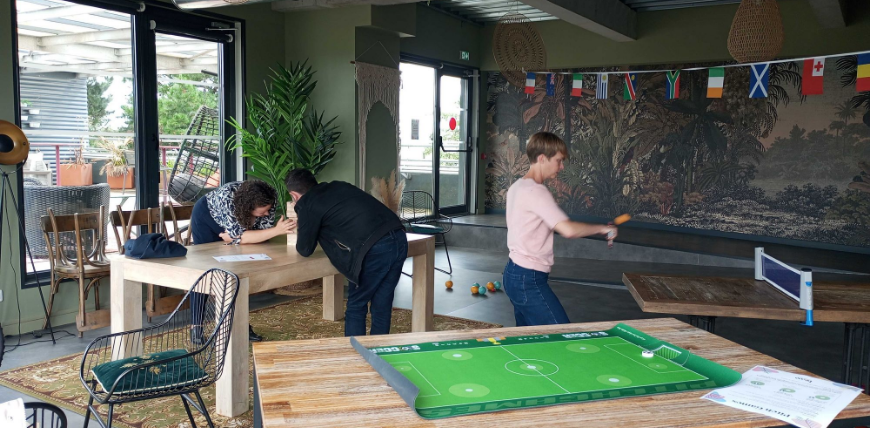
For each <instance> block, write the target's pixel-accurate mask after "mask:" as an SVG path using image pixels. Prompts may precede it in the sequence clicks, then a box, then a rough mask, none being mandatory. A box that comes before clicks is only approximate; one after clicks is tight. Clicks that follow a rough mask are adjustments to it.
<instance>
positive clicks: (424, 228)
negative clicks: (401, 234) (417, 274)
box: [399, 190, 453, 276]
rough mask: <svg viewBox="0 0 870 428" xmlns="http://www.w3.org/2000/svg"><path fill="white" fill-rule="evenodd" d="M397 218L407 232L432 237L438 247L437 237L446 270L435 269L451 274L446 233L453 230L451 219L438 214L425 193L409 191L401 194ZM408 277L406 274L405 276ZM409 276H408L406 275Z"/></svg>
mask: <svg viewBox="0 0 870 428" xmlns="http://www.w3.org/2000/svg"><path fill="white" fill-rule="evenodd" d="M399 217H400V218H401V219H402V223H404V224H405V230H406V231H408V232H413V233H419V234H423V235H434V236H435V245H438V244H439V242H438V237H441V242H440V243H441V244H443V245H444V254H446V255H447V270H444V269H441V268H437V267H436V268H435V269H437V270H439V271H441V272H444V273H446V274H448V275H451V274H452V273H453V264H452V263H450V253H449V252H448V251H447V237H446V235H447V232H450V230H452V229H453V219H451V218H450V217H447V216H446V215H443V214H439V213H438V208H437V207H436V206H435V200H434V199H433V198H432V195H430V194H429V193H427V192H424V191H422V190H409V191H407V192H402V206H401V207H400V208H399ZM403 273H404V272H403ZM405 275H408V274H405ZM408 276H410V275H408Z"/></svg>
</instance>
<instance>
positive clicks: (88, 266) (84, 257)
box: [40, 206, 111, 337]
mask: <svg viewBox="0 0 870 428" xmlns="http://www.w3.org/2000/svg"><path fill="white" fill-rule="evenodd" d="M105 210H106V208H105V207H104V206H100V208H99V212H96V213H88V214H78V213H77V214H73V215H63V216H56V215H54V211H52V209H51V208H49V209H48V215H47V216H43V217H42V218H40V224H41V226H42V233H43V234H44V236H45V242H46V243H48V245H47V247H48V260H49V263H50V265H51V292H50V293H49V298H48V314H49V316H51V307H52V305H53V304H54V295H55V294H57V290H58V286H59V285H60V283H61V281H63V280H66V279H75V280H77V281H78V284H79V313H78V315H77V316H76V328H77V329H78V330H79V337H82V332H83V331H86V330H93V329H96V328H101V327H107V326H108V325H109V323H110V320H111V316H110V312H109V310H108V309H100V288H99V287H98V285H99V283H100V280H101V279H103V278H108V277H109V276H110V272H111V268H110V265H109V261H108V260H107V259H106V254H105V247H106V239H105V230H106V224H105V221H104V220H103V219H104V218H105ZM66 232H72V233H73V234H74V236H75V239H74V240H72V242H70V241H71V240H70V239H69V238H68V237H67V236H61V234H62V233H66ZM88 232H90V233H89V235H90V236H86V234H87V233H88ZM87 241H90V242H89V244H90V245H88V246H87V247H86V246H85V244H86V243H88V242H87ZM70 247H72V248H70ZM86 248H91V249H92V250H91V251H89V252H88V251H87V250H86ZM91 289H93V290H94V302H95V311H93V312H90V313H85V302H86V301H87V298H88V293H89V292H90V291H91ZM45 324H46V325H47V324H48V320H46V322H45ZM43 328H45V327H43Z"/></svg>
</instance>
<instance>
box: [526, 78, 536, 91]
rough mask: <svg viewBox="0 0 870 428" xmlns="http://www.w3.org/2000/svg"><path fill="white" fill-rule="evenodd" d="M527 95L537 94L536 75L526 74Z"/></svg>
mask: <svg viewBox="0 0 870 428" xmlns="http://www.w3.org/2000/svg"><path fill="white" fill-rule="evenodd" d="M526 93H527V94H530V95H533V94H534V93H535V73H526Z"/></svg>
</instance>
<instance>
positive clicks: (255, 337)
mask: <svg viewBox="0 0 870 428" xmlns="http://www.w3.org/2000/svg"><path fill="white" fill-rule="evenodd" d="M248 341H250V342H262V341H263V336H260V335H259V334H257V333H254V328H253V327H251V326H248Z"/></svg>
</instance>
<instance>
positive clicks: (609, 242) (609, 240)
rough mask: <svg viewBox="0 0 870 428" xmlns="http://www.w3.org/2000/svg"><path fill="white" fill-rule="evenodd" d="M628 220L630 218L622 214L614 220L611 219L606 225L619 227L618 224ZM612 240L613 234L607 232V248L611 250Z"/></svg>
mask: <svg viewBox="0 0 870 428" xmlns="http://www.w3.org/2000/svg"><path fill="white" fill-rule="evenodd" d="M629 220H631V216H630V215H628V214H623V215H621V216H619V217H616V218H615V219H613V221H612V222H610V223H608V224H609V225H616V226H619V225H620V224H622V223H625V222H627V221H629ZM613 238H615V236H614V233H613V232H608V233H607V248H613Z"/></svg>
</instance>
